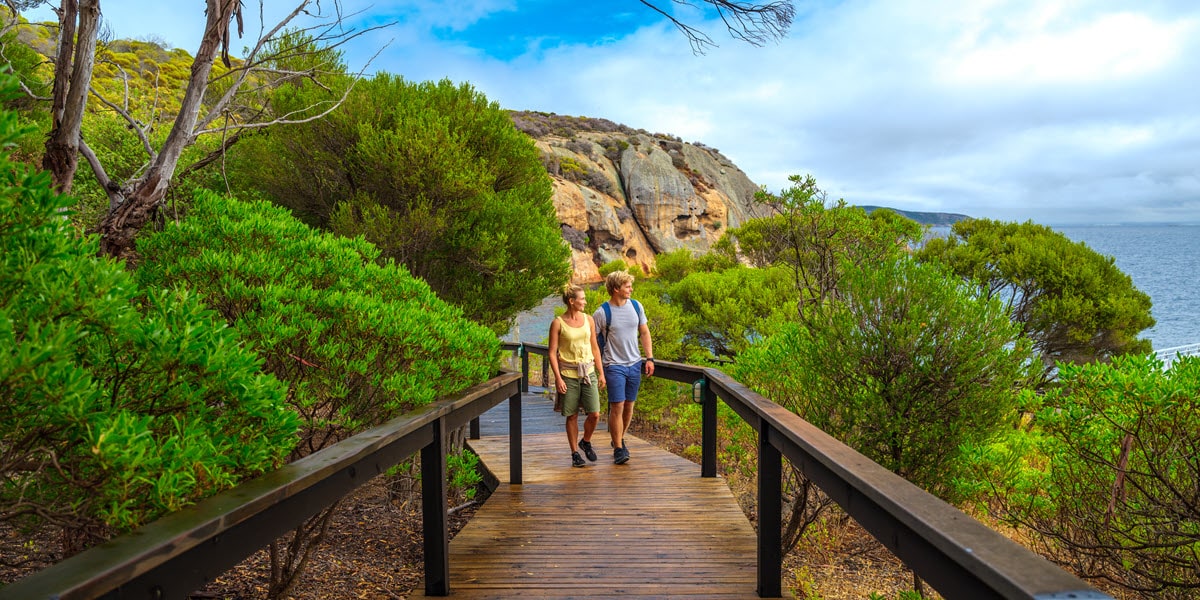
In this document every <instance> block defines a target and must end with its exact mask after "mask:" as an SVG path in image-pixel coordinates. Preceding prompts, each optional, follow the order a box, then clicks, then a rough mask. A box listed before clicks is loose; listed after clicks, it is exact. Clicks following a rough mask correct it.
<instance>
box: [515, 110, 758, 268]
mask: <svg viewBox="0 0 1200 600" xmlns="http://www.w3.org/2000/svg"><path fill="white" fill-rule="evenodd" d="M513 121H514V123H515V124H516V125H517V127H518V128H520V129H521V130H523V131H525V132H526V133H527V134H529V135H530V136H531V137H533V138H534V140H535V142H536V144H537V146H538V148H539V149H540V150H541V151H542V162H543V164H545V165H546V170H547V172H549V174H550V175H551V177H552V178H553V179H554V207H555V209H556V210H557V212H558V218H559V223H560V225H561V227H562V231H563V239H564V240H565V241H566V243H568V244H570V246H571V249H572V267H573V273H574V274H573V276H572V280H573V281H575V282H577V283H592V282H596V281H599V280H600V273H599V268H600V266H601V265H604V264H606V263H608V262H611V261H614V260H623V261H625V262H626V263H627V264H630V265H637V266H638V267H640V268H641V269H642V270H643V271H645V272H651V271H653V269H654V265H655V257H656V256H657V255H658V254H659V253H662V252H670V251H673V250H677V249H680V248H686V249H689V250H692V251H694V252H704V251H707V250H708V248H709V247H710V246H712V244H713V243H714V242H716V241H717V240H718V239H720V237H721V235H722V234H723V233H724V232H725V230H726V229H728V228H729V227H737V226H739V225H740V224H742V223H743V222H745V221H746V220H747V219H749V218H752V217H756V216H762V215H764V214H765V211H764V209H763V208H762V207H761V206H760V205H758V204H756V203H755V200H754V194H755V192H756V191H757V190H758V186H757V185H755V184H754V183H753V182H752V181H750V179H749V177H747V176H746V174H745V173H743V172H742V170H741V169H739V168H738V167H737V166H736V165H734V164H733V163H732V162H731V161H730V160H729V159H728V158H726V157H725V156H723V155H722V154H721V153H720V152H718V151H717V150H716V149H715V148H710V147H707V146H705V145H703V144H699V143H694V144H693V143H685V142H683V141H681V140H680V139H679V138H677V137H674V136H670V135H664V134H650V133H648V132H646V131H644V130H633V129H630V128H628V127H625V126H622V125H618V124H615V123H613V122H611V121H608V120H605V119H593V118H586V117H564V116H560V115H554V114H547V113H529V112H514V113H513Z"/></svg>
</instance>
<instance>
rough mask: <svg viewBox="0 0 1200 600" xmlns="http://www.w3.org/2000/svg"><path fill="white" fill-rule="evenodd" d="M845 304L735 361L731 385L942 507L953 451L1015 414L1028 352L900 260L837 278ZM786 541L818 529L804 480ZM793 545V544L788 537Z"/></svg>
mask: <svg viewBox="0 0 1200 600" xmlns="http://www.w3.org/2000/svg"><path fill="white" fill-rule="evenodd" d="M842 273H843V275H842V281H841V285H842V286H843V289H842V294H843V300H842V301H838V302H829V303H826V304H825V305H822V306H821V307H820V309H819V312H817V313H814V315H813V317H812V318H811V319H810V324H809V326H808V327H804V326H802V325H799V324H795V323H792V324H786V325H784V326H782V328H781V329H780V330H779V331H778V332H776V333H775V334H774V335H772V336H770V337H768V338H766V339H764V340H763V341H762V342H761V343H759V344H756V345H755V346H753V347H751V348H750V349H748V350H746V351H745V352H743V353H741V354H740V355H739V356H738V361H737V364H736V365H735V369H734V374H735V377H737V379H738V380H740V381H742V382H745V383H746V384H747V385H750V386H752V387H753V388H754V389H756V390H758V391H759V392H760V393H762V394H763V395H764V396H766V397H767V398H770V399H771V400H774V401H775V402H777V403H779V404H781V405H783V406H785V407H787V408H788V409H789V410H791V411H792V412H795V413H796V414H798V415H800V416H801V417H803V418H804V419H806V420H808V421H809V422H810V423H812V424H813V425H816V426H817V427H819V428H821V429H822V430H824V431H825V432H827V433H829V434H830V435H832V436H834V437H836V438H838V439H839V440H841V441H842V442H844V443H846V444H847V445H849V446H850V447H852V448H854V449H856V450H858V451H859V452H862V453H863V454H864V455H866V456H867V457H868V458H870V459H871V460H874V461H875V462H877V463H879V464H880V465H883V466H884V467H885V468H887V469H889V470H891V471H893V472H895V473H897V474H898V475H900V476H902V477H905V478H906V479H908V480H909V481H912V482H913V483H914V484H916V485H918V486H921V487H923V488H925V489H927V490H929V491H930V492H932V493H935V494H937V495H940V496H942V497H944V498H946V499H948V500H950V501H956V500H959V498H955V497H954V492H955V491H956V489H957V488H954V487H953V486H951V485H950V482H951V481H952V480H953V479H954V478H955V477H957V476H958V475H959V474H960V473H961V472H963V470H964V467H965V465H964V463H963V461H962V460H961V458H962V457H961V456H960V447H962V446H964V445H969V444H978V443H983V442H985V441H986V440H988V439H989V438H990V437H991V436H994V435H996V434H997V433H998V432H1000V431H1002V430H1003V429H1004V428H1005V427H1007V426H1008V423H1009V421H1011V420H1012V417H1013V416H1014V415H1015V414H1016V412H1015V411H1014V410H1013V408H1014V407H1015V402H1016V396H1017V393H1016V389H1015V387H1016V386H1017V384H1018V383H1019V382H1020V380H1021V377H1022V374H1023V366H1024V365H1025V364H1026V363H1027V360H1028V350H1027V348H1026V347H1025V346H1024V345H1022V344H1016V345H1015V346H1014V345H1013V340H1014V339H1016V338H1017V328H1016V326H1015V325H1014V324H1012V323H1011V322H1010V321H1009V319H1008V316H1007V314H1006V313H1005V312H1004V307H1003V306H1002V305H1001V304H1000V302H999V301H997V300H988V299H985V298H982V297H980V295H979V294H978V293H977V292H976V291H975V290H974V288H972V287H971V286H969V285H967V284H964V283H961V282H958V281H956V280H955V279H954V278H953V277H952V276H951V275H950V274H948V273H946V272H944V271H943V270H942V269H939V268H935V267H932V266H929V265H921V264H917V263H915V262H914V261H912V260H909V259H900V260H898V261H894V262H891V263H884V264H880V265H876V266H874V267H871V268H865V269H864V268H858V267H851V266H844V267H843V269H842ZM791 485H792V486H794V488H795V489H796V490H797V492H796V494H797V496H796V497H797V499H798V500H797V502H796V504H795V505H794V506H793V517H792V520H793V522H792V525H791V528H792V531H793V532H797V533H802V531H803V526H799V525H797V523H796V521H795V520H796V519H801V520H802V521H804V522H811V521H812V520H815V518H816V514H815V513H812V512H809V513H807V514H806V511H807V510H809V509H808V508H807V507H806V506H805V498H807V497H808V493H807V492H806V491H805V486H807V485H808V482H807V481H806V480H804V479H803V478H798V479H796V480H795V481H794V482H793V483H792V484H791ZM787 541H788V542H789V543H794V542H795V541H796V535H790V536H789V537H788V540H787Z"/></svg>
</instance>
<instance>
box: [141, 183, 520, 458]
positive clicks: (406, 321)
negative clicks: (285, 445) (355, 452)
mask: <svg viewBox="0 0 1200 600" xmlns="http://www.w3.org/2000/svg"><path fill="white" fill-rule="evenodd" d="M139 248H140V249H141V250H142V253H143V255H144V257H145V262H144V263H143V265H142V266H141V267H140V268H139V269H138V277H139V279H140V280H142V281H143V282H144V283H146V284H148V285H155V286H160V287H173V286H184V285H186V286H187V287H189V288H191V289H194V290H196V292H197V293H199V294H200V295H201V296H202V297H203V298H204V299H205V301H206V302H207V303H208V304H209V306H212V307H213V308H214V309H216V310H217V312H218V313H220V314H221V316H222V317H224V318H225V320H226V321H227V322H228V323H229V324H230V325H231V326H234V327H237V328H238V329H239V330H240V331H241V332H242V333H243V336H244V337H245V339H247V340H249V341H250V342H252V343H253V344H254V345H255V347H256V348H257V350H258V352H259V354H260V355H261V356H262V357H263V358H264V359H265V360H266V369H267V370H268V371H269V372H271V373H273V374H275V375H276V376H277V377H279V379H280V380H282V381H284V382H285V383H286V384H287V385H288V402H289V403H290V404H291V405H292V406H293V407H294V408H295V410H296V411H297V412H298V413H299V414H300V415H301V416H302V417H303V419H304V430H303V435H302V438H301V439H302V443H301V445H300V448H299V450H298V451H299V452H300V453H308V452H314V451H316V450H319V449H321V448H323V447H325V446H326V445H328V444H329V443H331V442H335V441H338V440H340V439H343V438H345V437H347V436H349V435H351V434H353V433H355V432H358V431H361V430H362V429H364V428H367V427H371V426H374V425H378V424H380V423H383V422H384V421H386V420H388V419H390V418H392V417H394V416H396V415H399V414H401V413H403V412H406V411H408V410H411V409H413V408H415V407H419V406H422V405H425V404H428V403H429V402H431V401H433V400H434V399H436V398H438V397H440V396H443V395H446V394H451V393H454V392H457V391H460V390H462V389H465V388H467V387H469V386H471V385H474V384H475V383H478V382H480V381H483V380H485V379H487V378H488V377H490V376H491V375H492V373H493V371H494V369H495V366H496V365H497V361H498V357H499V342H498V341H497V338H496V337H495V335H493V334H492V333H491V332H490V331H489V330H488V329H487V328H485V327H482V326H479V325H476V324H474V323H471V322H470V321H468V320H467V319H465V318H464V317H463V314H462V311H461V310H460V309H458V308H456V307H454V306H452V305H450V304H448V303H446V302H444V301H442V300H440V299H439V298H438V297H437V296H436V295H435V294H434V293H433V291H432V290H430V288H429V286H428V285H426V284H425V282H423V281H421V280H419V279H417V278H415V277H413V276H412V275H410V274H409V273H408V272H407V270H405V269H404V267H402V266H400V265H396V264H394V263H391V262H388V261H382V262H377V258H378V256H379V251H378V250H377V249H376V248H375V247H374V246H372V245H371V244H370V243H369V242H367V241H365V240H363V239H361V238H356V239H349V238H343V237H339V236H336V235H333V234H329V233H322V232H318V231H316V230H313V229H312V228H310V227H308V226H307V225H305V224H303V223H301V222H299V221H298V220H296V219H295V218H293V217H292V216H291V215H290V214H288V212H287V211H286V210H284V209H282V208H279V207H275V206H272V205H270V204H269V203H266V202H261V201H260V202H241V201H238V200H235V199H230V198H223V197H220V196H217V195H216V194H213V193H210V192H204V193H199V194H197V197H196V199H195V202H194V205H193V207H192V212H191V214H189V215H188V218H187V219H185V220H183V221H182V222H180V223H178V224H172V225H170V226H168V227H167V228H166V229H165V230H164V231H162V232H160V233H157V234H155V235H152V236H148V237H147V239H145V240H144V241H142V242H139Z"/></svg>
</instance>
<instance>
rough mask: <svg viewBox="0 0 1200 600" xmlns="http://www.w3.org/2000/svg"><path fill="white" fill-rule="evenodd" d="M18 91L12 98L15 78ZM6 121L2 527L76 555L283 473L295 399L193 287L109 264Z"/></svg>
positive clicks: (0, 222) (0, 195)
mask: <svg viewBox="0 0 1200 600" xmlns="http://www.w3.org/2000/svg"><path fill="white" fill-rule="evenodd" d="M4 87H5V90H10V89H11V85H10V84H9V83H8V81H7V80H6V81H5V84H4ZM14 122H15V117H14V116H13V115H12V114H11V113H9V112H7V111H5V112H3V113H0V146H3V147H4V148H5V153H4V154H3V155H0V182H2V183H0V187H2V188H3V189H2V191H0V449H2V450H3V451H2V452H0V519H3V520H6V521H9V522H10V523H12V524H13V525H16V526H18V527H30V528H32V527H39V526H50V527H57V528H60V529H61V530H62V531H63V536H62V538H61V539H62V540H63V544H64V547H63V552H62V553H58V552H55V551H54V549H46V550H48V551H50V552H52V553H54V554H58V555H59V556H61V555H62V554H72V553H74V552H76V551H78V550H81V549H83V548H84V547H86V546H88V545H91V544H92V543H94V542H96V541H97V540H99V539H102V538H104V537H107V536H109V535H111V534H112V533H114V532H121V531H127V530H129V529H132V528H134V527H137V526H138V525H140V524H142V523H145V522H147V521H150V520H152V519H154V518H156V517H157V516H159V515H161V514H164V513H166V512H170V511H173V510H177V509H179V508H181V507H183V506H186V505H188V504H190V503H192V502H194V501H195V500H196V499H198V498H201V497H204V496H207V495H211V494H212V493H215V492H217V491H219V490H222V489H225V488H229V487H232V486H233V485H235V484H236V483H237V482H238V481H240V480H241V479H243V478H245V477H247V476H249V475H252V474H255V473H260V472H263V471H266V470H269V469H272V468H274V467H276V466H277V465H279V464H281V462H282V460H283V458H284V457H285V456H286V455H287V454H288V452H289V451H290V450H291V448H292V446H293V444H295V433H296V428H297V419H296V415H295V414H293V413H292V412H291V411H289V410H287V409H286V408H285V406H286V405H285V403H284V394H285V388H284V386H283V385H281V384H280V382H279V381H277V380H276V379H275V378H274V377H270V376H268V375H264V374H263V373H262V371H261V364H260V362H259V359H258V358H257V357H256V356H255V355H254V354H253V353H252V352H250V351H249V350H247V349H245V348H244V346H243V342H242V340H241V339H239V337H238V336H237V335H236V332H235V331H234V330H232V329H229V328H228V327H227V326H226V325H225V324H224V323H223V322H222V321H221V320H220V318H219V317H218V316H217V315H215V314H214V313H212V311H210V310H208V309H206V308H205V307H204V306H203V304H201V302H200V300H199V298H198V297H197V296H196V295H195V294H193V293H191V292H188V291H186V290H183V289H179V290H159V289H154V288H140V289H139V287H138V286H137V285H136V284H135V282H134V281H133V279H132V278H131V277H130V276H129V275H128V274H127V273H126V272H125V270H124V268H123V267H121V266H120V265H119V264H116V263H113V262H110V261H109V260H106V259H101V258H97V256H96V253H97V244H96V240H95V239H94V238H88V239H83V238H80V237H78V236H77V235H76V234H75V232H74V231H73V230H72V229H71V228H70V225H69V224H68V222H67V221H66V220H65V218H64V217H65V216H66V214H65V213H64V212H63V211H64V210H65V209H66V207H68V206H70V205H71V203H72V202H73V200H72V199H70V198H67V197H63V196H59V195H56V194H55V193H53V192H52V191H51V190H50V179H49V176H48V175H46V174H45V173H34V172H32V171H31V170H30V169H28V168H26V167H24V166H21V165H18V164H14V163H13V162H11V161H10V160H9V156H8V154H7V149H8V148H10V147H11V145H12V144H13V143H15V141H16V140H17V138H18V137H19V135H18V134H19V132H17V131H15V130H14V128H13V124H14Z"/></svg>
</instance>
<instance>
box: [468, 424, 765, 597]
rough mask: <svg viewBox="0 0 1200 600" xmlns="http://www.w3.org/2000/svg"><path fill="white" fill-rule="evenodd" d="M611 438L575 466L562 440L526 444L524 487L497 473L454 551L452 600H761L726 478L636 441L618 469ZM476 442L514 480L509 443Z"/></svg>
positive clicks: (750, 547) (745, 524)
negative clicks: (614, 599)
mask: <svg viewBox="0 0 1200 600" xmlns="http://www.w3.org/2000/svg"><path fill="white" fill-rule="evenodd" d="M607 440H608V438H607V435H605V434H599V433H598V435H596V436H595V437H593V439H592V441H593V443H594V444H595V446H596V449H597V451H598V453H599V454H600V460H598V461H597V462H594V463H588V466H587V467H585V468H582V469H579V468H573V467H571V455H570V451H569V450H568V448H567V440H566V436H565V434H564V433H555V434H544V435H526V436H524V441H523V444H524V454H523V462H524V465H525V479H524V483H523V484H522V485H508V484H507V482H506V481H505V479H504V477H503V476H502V475H501V476H500V477H499V479H500V481H501V485H500V487H498V488H497V489H496V491H495V492H493V493H492V495H491V497H489V498H488V500H487V502H485V503H484V505H483V507H482V508H480V509H479V511H478V512H477V513H476V514H475V517H474V518H473V519H472V520H471V522H470V523H468V524H467V526H466V527H465V528H463V530H462V531H460V532H459V533H458V535H457V536H456V537H455V538H454V540H453V541H452V542H451V543H450V564H451V565H453V568H452V569H451V571H450V589H451V596H452V597H454V598H464V599H477V598H515V597H521V598H598V597H606V596H622V597H626V598H632V599H637V598H689V597H691V598H698V597H704V598H757V597H758V595H757V593H756V591H755V583H756V579H755V573H756V569H755V561H756V556H755V533H754V528H753V527H752V526H751V525H750V522H749V521H748V520H747V519H746V516H745V514H744V513H743V512H742V510H741V508H740V507H739V506H738V503H737V500H736V499H735V498H734V497H733V493H732V492H730V491H729V487H728V486H726V485H725V482H724V480H722V479H719V478H708V477H700V472H699V469H698V468H697V465H696V464H695V463H692V462H691V461H688V460H686V459H684V458H680V457H678V456H676V455H674V454H671V453H669V452H666V451H664V450H661V449H659V448H657V447H655V446H652V445H650V444H648V443H646V442H644V441H642V440H640V439H637V438H635V437H633V436H626V444H627V445H628V446H629V451H630V453H631V455H632V459H631V460H630V461H629V462H628V463H626V464H624V465H614V464H613V462H612V452H611V451H609V452H603V451H602V450H605V449H608V447H609V444H608V443H607ZM470 445H471V448H472V449H474V450H475V451H476V452H477V453H478V454H479V455H480V458H481V459H482V461H483V463H484V464H485V465H486V466H487V467H488V469H490V470H492V471H493V472H495V473H498V474H499V473H504V472H507V470H508V465H507V461H508V440H507V438H502V437H484V438H482V439H480V440H472V441H471V442H470Z"/></svg>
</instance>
